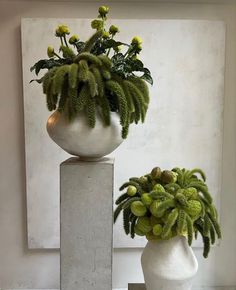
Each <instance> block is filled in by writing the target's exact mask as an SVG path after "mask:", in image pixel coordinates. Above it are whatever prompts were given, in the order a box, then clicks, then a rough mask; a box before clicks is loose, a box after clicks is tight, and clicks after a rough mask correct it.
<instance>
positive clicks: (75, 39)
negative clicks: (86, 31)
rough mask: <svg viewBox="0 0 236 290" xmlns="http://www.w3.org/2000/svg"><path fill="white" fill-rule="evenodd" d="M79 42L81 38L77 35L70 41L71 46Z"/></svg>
mask: <svg viewBox="0 0 236 290" xmlns="http://www.w3.org/2000/svg"><path fill="white" fill-rule="evenodd" d="M77 41H79V36H78V35H77V34H74V35H72V36H71V37H70V39H69V43H70V44H75V43H76V42H77Z"/></svg>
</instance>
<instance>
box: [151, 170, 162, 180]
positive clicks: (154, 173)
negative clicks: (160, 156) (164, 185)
mask: <svg viewBox="0 0 236 290" xmlns="http://www.w3.org/2000/svg"><path fill="white" fill-rule="evenodd" d="M151 177H152V179H158V178H160V177H161V168H160V167H154V168H153V169H152V171H151Z"/></svg>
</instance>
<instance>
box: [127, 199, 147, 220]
mask: <svg viewBox="0 0 236 290" xmlns="http://www.w3.org/2000/svg"><path fill="white" fill-rule="evenodd" d="M130 209H131V212H132V213H133V214H134V215H135V216H138V217H140V216H144V215H145V213H146V212H147V208H146V206H145V205H144V204H143V203H142V202H141V201H134V202H132V204H131V207H130Z"/></svg>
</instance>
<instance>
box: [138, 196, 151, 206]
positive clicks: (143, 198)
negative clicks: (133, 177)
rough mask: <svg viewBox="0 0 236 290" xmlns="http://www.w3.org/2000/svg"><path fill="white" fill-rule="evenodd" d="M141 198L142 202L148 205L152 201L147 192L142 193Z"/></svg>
mask: <svg viewBox="0 0 236 290" xmlns="http://www.w3.org/2000/svg"><path fill="white" fill-rule="evenodd" d="M141 200H142V202H143V204H145V205H146V206H149V205H150V204H151V203H152V201H153V200H152V198H151V196H150V195H149V194H148V193H143V194H142V196H141Z"/></svg>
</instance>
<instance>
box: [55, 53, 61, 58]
mask: <svg viewBox="0 0 236 290" xmlns="http://www.w3.org/2000/svg"><path fill="white" fill-rule="evenodd" d="M54 55H55V56H56V57H58V58H59V59H62V58H61V57H60V55H58V54H57V53H55V52H54Z"/></svg>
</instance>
